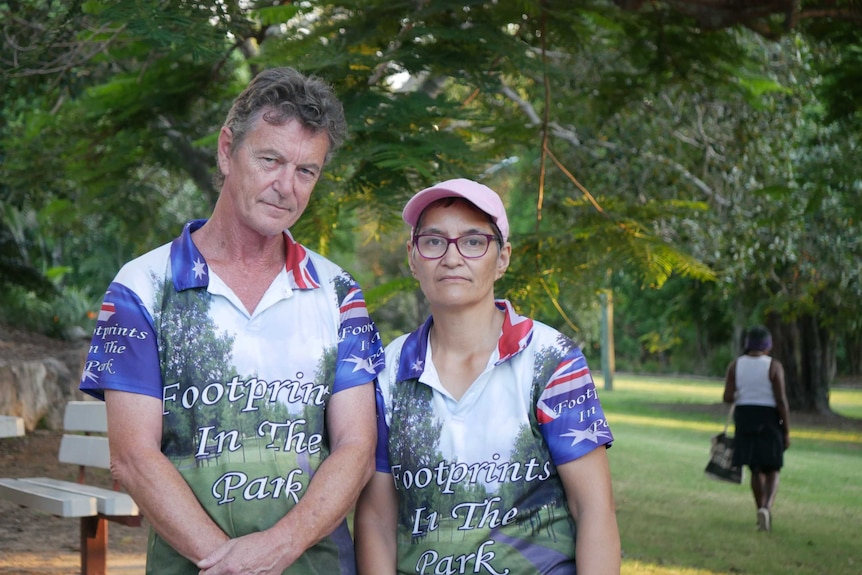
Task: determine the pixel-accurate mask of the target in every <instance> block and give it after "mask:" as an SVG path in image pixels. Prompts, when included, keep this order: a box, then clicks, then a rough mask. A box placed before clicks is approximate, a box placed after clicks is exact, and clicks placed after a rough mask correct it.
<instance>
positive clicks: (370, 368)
mask: <svg viewBox="0 0 862 575" xmlns="http://www.w3.org/2000/svg"><path fill="white" fill-rule="evenodd" d="M344 361H349V362H350V363H352V364H354V366H353V371H359V370H365V371H367V372H368V373H374V365H373V364H372V363H371V358H368V357H364V358H363V357H356V356H355V355H353V356H350V357H348V358H347V359H345V360H344Z"/></svg>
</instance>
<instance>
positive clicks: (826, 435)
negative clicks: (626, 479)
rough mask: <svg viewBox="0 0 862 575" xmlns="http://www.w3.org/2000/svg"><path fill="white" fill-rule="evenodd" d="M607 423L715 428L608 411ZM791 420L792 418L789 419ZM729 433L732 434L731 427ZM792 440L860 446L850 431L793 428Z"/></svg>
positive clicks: (861, 440)
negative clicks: (835, 442)
mask: <svg viewBox="0 0 862 575" xmlns="http://www.w3.org/2000/svg"><path fill="white" fill-rule="evenodd" d="M607 415H608V423H610V424H611V427H613V426H614V424H629V425H638V426H644V427H661V428H665V429H687V430H689V431H707V432H713V433H715V432H716V429H717V426H716V423H715V422H714V421H687V420H682V419H674V418H670V417H664V416H662V417H650V416H648V415H632V414H628V413H614V412H613V411H610V410H608V414H607ZM791 419H792V418H791ZM730 433H731V434H732V433H733V426H732V425H731V429H730ZM792 438H793V439H794V440H795V439H813V440H817V441H837V442H840V443H858V444H860V445H862V433H856V432H852V431H840V430H835V429H811V428H801V427H798V426H794V427H793V429H792Z"/></svg>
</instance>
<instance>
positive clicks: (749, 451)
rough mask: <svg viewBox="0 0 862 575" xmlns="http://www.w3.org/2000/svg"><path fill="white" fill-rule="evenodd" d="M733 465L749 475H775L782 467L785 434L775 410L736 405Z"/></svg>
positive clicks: (757, 406) (734, 412) (762, 406)
mask: <svg viewBox="0 0 862 575" xmlns="http://www.w3.org/2000/svg"><path fill="white" fill-rule="evenodd" d="M733 420H734V422H735V423H736V434H735V435H734V443H733V465H734V466H739V467H741V466H743V465H747V466H748V467H749V468H750V469H751V470H752V471H776V470H779V469H781V468H782V467H783V466H784V432H783V431H782V429H781V419H780V418H779V416H778V410H777V409H775V408H774V407H767V406H764V405H737V406H736V408H735V409H734V411H733Z"/></svg>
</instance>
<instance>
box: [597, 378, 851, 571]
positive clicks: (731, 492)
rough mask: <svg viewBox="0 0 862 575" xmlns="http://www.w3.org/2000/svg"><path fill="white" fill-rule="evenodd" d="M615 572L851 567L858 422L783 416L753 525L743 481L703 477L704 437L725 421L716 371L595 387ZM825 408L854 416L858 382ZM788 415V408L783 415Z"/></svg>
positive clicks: (835, 394) (834, 396)
mask: <svg viewBox="0 0 862 575" xmlns="http://www.w3.org/2000/svg"><path fill="white" fill-rule="evenodd" d="M596 381H597V386H598V387H599V394H600V396H601V399H602V404H603V405H604V407H605V412H606V415H607V418H608V421H609V422H610V425H611V429H612V430H613V432H614V437H615V442H614V446H613V448H611V449H610V450H609V451H608V457H609V458H610V461H611V469H612V474H613V482H614V496H615V499H616V504H617V517H618V520H619V526H620V536H621V539H622V547H623V568H622V573H623V575H644V574H651V575H653V574H654V575H677V574H679V575H718V574H727V575H738V574H752V575H770V574H781V575H785V574H790V575H823V574H828V575H844V574H847V575H850V574H853V575H858V574H859V573H862V544H860V542H859V536H860V535H862V432H860V430H859V427H858V426H856V427H855V428H852V427H848V426H844V427H843V428H842V429H830V428H825V427H819V426H809V427H806V426H804V425H802V424H794V425H793V427H792V429H791V439H792V444H791V447H790V449H789V450H788V451H787V453H786V455H785V467H784V470H783V471H782V474H781V486H780V489H779V493H778V498H777V501H776V504H775V508H774V509H773V517H774V519H773V521H774V523H773V530H772V532H771V533H768V534H767V533H760V532H757V531H756V529H755V511H756V510H755V506H754V501H753V498H752V496H751V490H750V488H749V487H748V470H746V477H745V480H744V483H743V485H731V484H725V483H721V482H717V481H712V480H709V479H707V478H706V477H705V476H704V474H703V468H704V466H705V465H706V461H707V458H708V455H709V438H710V436H711V435H713V434H714V433H717V432H718V431H719V430H720V429H721V428H722V427H723V425H724V421H725V416H726V411H724V410H723V408H721V407H719V406H717V405H716V404H718V403H720V401H721V393H722V382H720V381H718V380H707V379H682V378H658V377H634V376H624V375H617V376H616V377H615V379H614V389H613V391H602V386H603V383H602V378H601V375H600V374H599V375H598V376H597V378H596ZM831 404H832V408H833V409H834V410H835V411H836V412H838V413H839V414H841V415H844V416H846V417H854V418H862V389H849V388H843V389H834V390H832V393H831ZM791 421H792V417H791Z"/></svg>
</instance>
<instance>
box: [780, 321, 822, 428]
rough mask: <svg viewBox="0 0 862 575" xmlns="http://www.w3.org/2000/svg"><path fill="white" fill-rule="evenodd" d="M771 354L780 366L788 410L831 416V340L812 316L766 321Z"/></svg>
mask: <svg viewBox="0 0 862 575" xmlns="http://www.w3.org/2000/svg"><path fill="white" fill-rule="evenodd" d="M767 326H768V327H769V330H770V331H771V332H772V340H773V348H772V350H773V351H772V355H773V357H775V358H776V359H778V360H779V361H780V362H781V364H782V365H783V366H784V376H785V382H786V384H787V400H788V402H789V403H790V409H791V410H792V411H807V412H814V413H831V409H830V408H829V386H830V383H831V382H832V380H833V379H834V378H835V350H836V346H835V338H834V336H833V335H832V334H830V333H829V331H828V330H826V329H825V328H823V326H822V325H820V323H819V322H818V321H817V319H816V318H815V317H814V316H812V315H803V316H800V317H798V318H796V319H795V320H791V321H785V320H783V319H782V318H781V317H779V316H778V315H776V314H772V315H770V316H769V318H768V319H767Z"/></svg>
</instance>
